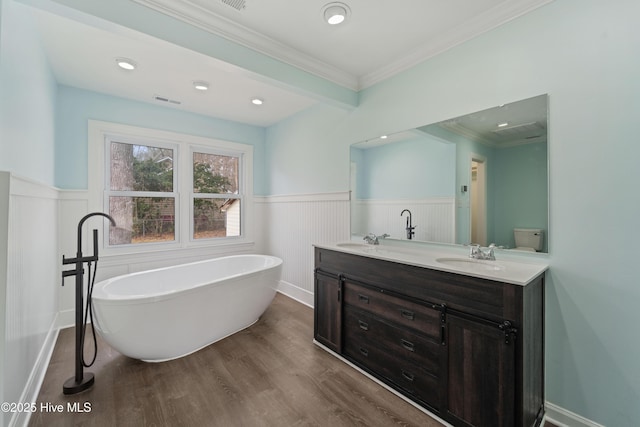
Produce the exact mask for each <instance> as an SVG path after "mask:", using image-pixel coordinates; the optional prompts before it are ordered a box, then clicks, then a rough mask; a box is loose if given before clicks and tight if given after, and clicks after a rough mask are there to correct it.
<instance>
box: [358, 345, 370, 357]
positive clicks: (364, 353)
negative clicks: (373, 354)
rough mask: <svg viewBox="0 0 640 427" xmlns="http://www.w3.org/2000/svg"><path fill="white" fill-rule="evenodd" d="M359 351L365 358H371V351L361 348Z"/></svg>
mask: <svg viewBox="0 0 640 427" xmlns="http://www.w3.org/2000/svg"><path fill="white" fill-rule="evenodd" d="M358 350H360V353H362V355H363V356H366V357H369V350H367V349H366V348H362V347H360V348H359V349H358Z"/></svg>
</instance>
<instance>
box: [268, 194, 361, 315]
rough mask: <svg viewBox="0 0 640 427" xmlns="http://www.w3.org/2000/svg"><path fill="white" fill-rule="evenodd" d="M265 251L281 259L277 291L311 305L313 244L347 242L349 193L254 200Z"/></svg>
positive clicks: (271, 197)
mask: <svg viewBox="0 0 640 427" xmlns="http://www.w3.org/2000/svg"><path fill="white" fill-rule="evenodd" d="M256 204H257V205H260V204H262V207H261V208H260V209H259V211H260V212H261V213H262V215H263V221H262V224H263V227H264V229H265V230H268V233H267V235H266V242H265V244H266V245H265V251H266V252H267V253H268V254H270V255H274V256H277V257H280V258H282V259H283V261H284V263H283V266H282V281H281V284H280V289H279V290H280V292H282V293H284V294H286V295H288V296H290V297H292V298H294V299H296V300H298V301H300V302H302V303H304V304H306V305H309V306H313V269H314V258H313V244H315V243H320V244H322V243H332V242H337V241H344V240H349V236H350V233H349V192H340V193H322V194H304V195H290V196H269V197H259V198H258V197H256Z"/></svg>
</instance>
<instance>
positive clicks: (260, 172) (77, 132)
mask: <svg viewBox="0 0 640 427" xmlns="http://www.w3.org/2000/svg"><path fill="white" fill-rule="evenodd" d="M89 119H93V120H102V121H107V122H114V123H120V124H126V125H132V126H140V127H148V128H152V129H159V130H166V131H172V132H180V133H185V134H189V135H196V136H202V137H207V138H215V139H222V140H225V141H232V142H240V143H243V144H249V145H253V147H254V182H253V185H254V187H253V188H254V193H255V194H256V195H263V194H265V191H266V188H265V185H264V183H265V179H264V157H265V155H264V137H265V129H264V128H262V127H258V126H251V125H246V124H242V123H237V122H231V121H227V120H221V119H214V118H211V117H206V116H201V115H198V114H192V113H187V112H183V111H180V110H177V109H171V108H166V107H163V106H156V105H152V104H148V103H144V102H137V101H131V100H128V99H124V98H118V97H113V96H108V95H104V94H100V93H96V92H90V91H86V90H82V89H77V88H72V87H68V86H60V88H59V91H58V103H57V132H56V185H57V186H58V187H60V188H65V189H85V188H87V152H88V147H87V138H88V137H87V121H88V120H89Z"/></svg>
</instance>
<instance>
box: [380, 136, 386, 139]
mask: <svg viewBox="0 0 640 427" xmlns="http://www.w3.org/2000/svg"><path fill="white" fill-rule="evenodd" d="M387 138H388V137H387V135H382V136H381V137H380V139H387Z"/></svg>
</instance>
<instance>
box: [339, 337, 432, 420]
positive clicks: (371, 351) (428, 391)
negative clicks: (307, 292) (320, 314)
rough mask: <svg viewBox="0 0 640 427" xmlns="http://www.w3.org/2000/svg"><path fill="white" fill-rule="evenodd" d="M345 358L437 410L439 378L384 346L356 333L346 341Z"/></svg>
mask: <svg viewBox="0 0 640 427" xmlns="http://www.w3.org/2000/svg"><path fill="white" fill-rule="evenodd" d="M344 355H345V356H346V357H347V358H348V359H350V360H351V361H353V362H355V363H356V364H357V365H359V366H361V367H362V368H364V369H365V370H368V371H370V372H373V373H375V374H376V376H378V377H379V378H381V379H382V380H383V381H385V382H387V383H389V384H390V385H392V386H394V387H396V388H399V389H401V390H402V391H404V392H406V393H409V394H411V395H413V396H414V397H415V398H416V399H419V400H421V401H422V402H424V403H426V404H427V405H429V406H430V407H431V408H432V409H434V410H436V411H437V410H438V409H439V408H440V407H441V393H442V385H441V383H440V382H441V381H440V379H439V378H438V377H437V376H436V375H433V374H431V373H429V372H427V371H425V370H424V369H422V368H421V367H420V366H418V365H416V364H414V363H411V362H410V361H408V360H406V359H403V358H398V357H395V356H394V355H393V353H391V352H389V350H388V349H387V348H385V347H384V346H379V345H377V344H376V343H375V342H372V341H370V340H368V339H366V338H365V337H362V336H359V334H356V335H354V336H351V337H349V339H347V340H345V346H344Z"/></svg>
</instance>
